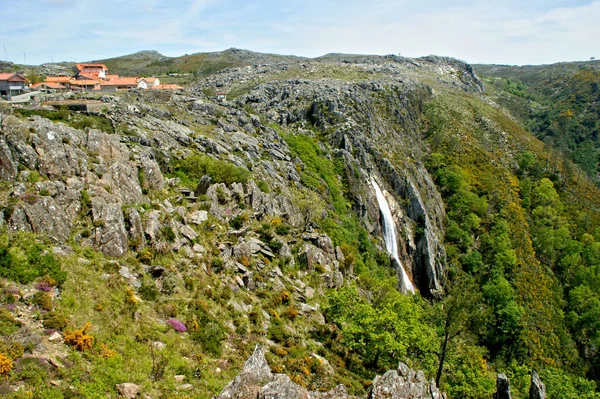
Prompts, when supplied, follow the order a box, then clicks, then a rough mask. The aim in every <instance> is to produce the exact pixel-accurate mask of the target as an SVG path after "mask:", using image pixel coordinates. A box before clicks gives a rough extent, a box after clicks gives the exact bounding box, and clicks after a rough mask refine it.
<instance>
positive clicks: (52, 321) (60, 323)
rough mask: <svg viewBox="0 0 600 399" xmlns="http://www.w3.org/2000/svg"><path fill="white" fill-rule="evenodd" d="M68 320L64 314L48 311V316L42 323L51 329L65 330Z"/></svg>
mask: <svg viewBox="0 0 600 399" xmlns="http://www.w3.org/2000/svg"><path fill="white" fill-rule="evenodd" d="M68 321H69V319H67V317H66V316H65V315H63V314H60V313H48V316H47V317H46V319H45V320H44V322H43V323H42V325H43V326H44V328H47V329H50V330H57V331H63V330H64V329H65V328H67V323H68Z"/></svg>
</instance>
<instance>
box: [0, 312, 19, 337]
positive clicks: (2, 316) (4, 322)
mask: <svg viewBox="0 0 600 399" xmlns="http://www.w3.org/2000/svg"><path fill="white" fill-rule="evenodd" d="M20 327H21V322H20V321H18V320H16V319H15V318H14V317H13V316H12V315H11V314H10V312H9V311H8V310H7V309H0V336H7V335H10V334H12V333H14V332H16V331H18V330H19V328H20Z"/></svg>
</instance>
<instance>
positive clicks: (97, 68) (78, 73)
mask: <svg viewBox="0 0 600 399" xmlns="http://www.w3.org/2000/svg"><path fill="white" fill-rule="evenodd" d="M73 69H74V70H75V77H70V76H46V81H45V82H44V83H53V84H60V85H63V86H65V87H66V88H67V89H70V90H72V91H79V90H82V91H92V90H93V91H102V92H114V91H118V90H131V89H136V88H137V89H167V90H179V89H182V87H181V86H177V85H163V84H161V83H160V80H159V79H158V78H156V77H147V78H146V77H120V76H119V75H114V74H113V75H109V74H108V68H107V67H106V65H104V64H76V65H75V67H74V68H73ZM45 88H46V89H47V90H51V87H45ZM55 90H56V89H55Z"/></svg>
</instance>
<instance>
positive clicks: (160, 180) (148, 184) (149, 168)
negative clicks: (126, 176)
mask: <svg viewBox="0 0 600 399" xmlns="http://www.w3.org/2000/svg"><path fill="white" fill-rule="evenodd" d="M141 170H142V171H143V176H144V182H143V184H142V182H140V184H141V185H142V189H144V190H162V189H163V187H164V186H165V179H164V177H163V174H162V172H161V171H160V167H159V166H158V163H157V162H156V161H155V160H154V159H150V158H149V157H143V158H142V159H141Z"/></svg>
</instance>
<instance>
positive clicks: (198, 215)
mask: <svg viewBox="0 0 600 399" xmlns="http://www.w3.org/2000/svg"><path fill="white" fill-rule="evenodd" d="M185 220H186V222H188V223H194V224H202V223H204V222H205V221H207V220H208V212H207V211H193V212H190V213H189V214H188V215H186V217H185Z"/></svg>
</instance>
